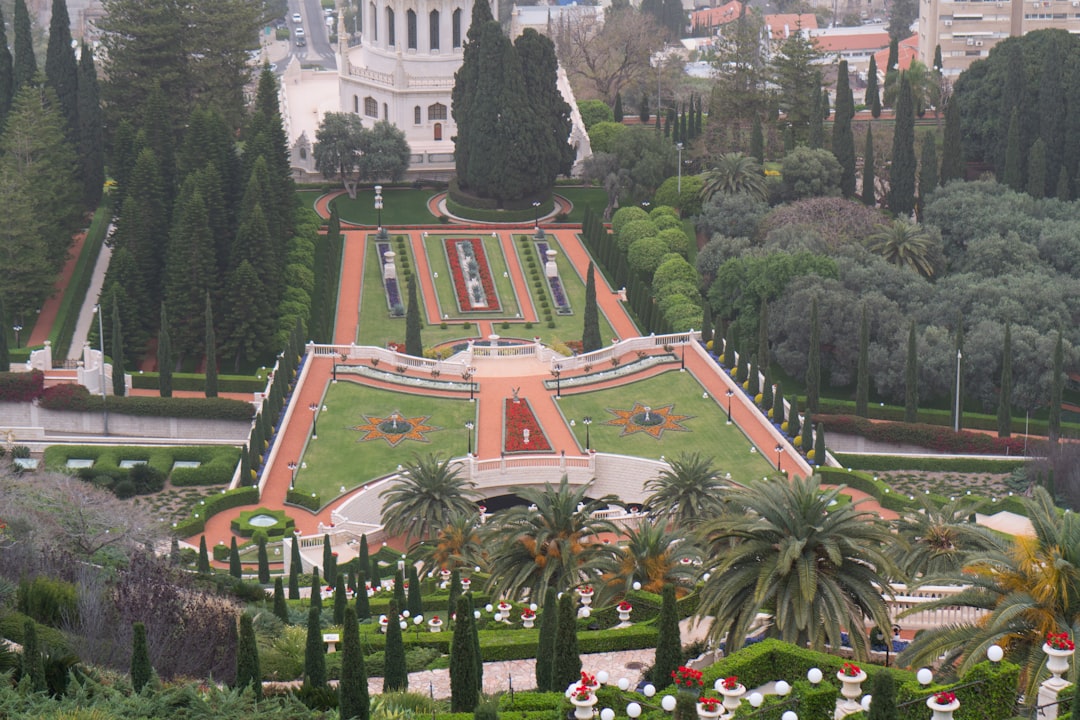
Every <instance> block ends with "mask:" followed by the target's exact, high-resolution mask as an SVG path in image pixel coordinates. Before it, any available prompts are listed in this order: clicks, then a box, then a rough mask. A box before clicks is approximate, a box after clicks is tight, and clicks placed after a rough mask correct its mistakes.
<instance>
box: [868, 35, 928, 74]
mask: <svg viewBox="0 0 1080 720" xmlns="http://www.w3.org/2000/svg"><path fill="white" fill-rule="evenodd" d="M896 49H897V57H898V62H897V65H899V66H900V68H899V69H900V70H907V69H908V68H910V67H911V61H912V60H915V59H916V58H918V57H919V36H918V35H912V36H911V37H909V38H908V39H907V40H901V41H900V42H899V44H898V45H897V48H896ZM874 62H875V63H877V66H878V73H880V75H881V76H882V77H885V72H886V71H887V70H888V69H889V68H887V67H886V65H888V63H889V48H885V49H884V50H882V51H880V52H876V53H874Z"/></svg>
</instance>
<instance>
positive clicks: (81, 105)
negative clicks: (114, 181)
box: [0, 15, 105, 208]
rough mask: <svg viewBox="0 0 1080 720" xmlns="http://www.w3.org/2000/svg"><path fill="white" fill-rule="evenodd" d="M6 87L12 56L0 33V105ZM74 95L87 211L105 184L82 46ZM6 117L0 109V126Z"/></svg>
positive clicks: (88, 63) (95, 94)
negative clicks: (75, 95)
mask: <svg viewBox="0 0 1080 720" xmlns="http://www.w3.org/2000/svg"><path fill="white" fill-rule="evenodd" d="M3 20H4V19H3V16H2V15H0V25H3ZM5 78H6V79H5ZM5 83H6V87H8V88H10V87H11V55H10V54H9V53H8V51H7V42H6V39H5V38H4V35H3V34H2V32H0V105H2V103H3V100H2V98H3V97H5V96H4V87H5ZM77 92H78V110H77V112H78V116H79V137H78V149H79V152H78V155H79V162H80V172H79V175H80V176H81V178H82V184H83V206H84V207H88V208H90V207H97V205H98V203H99V202H101V194H102V191H103V190H102V189H103V187H104V184H105V152H104V149H105V142H104V121H103V120H102V116H101V95H100V91H99V87H98V79H97V69H96V67H95V66H94V53H93V51H92V50H91V49H90V46H89V45H87V44H86V43H85V42H84V43H83V44H82V48H81V50H80V52H79V68H78V90H77ZM8 97H9V96H8ZM5 115H6V111H5V110H3V109H2V108H0V123H2V122H3V119H4V117H5Z"/></svg>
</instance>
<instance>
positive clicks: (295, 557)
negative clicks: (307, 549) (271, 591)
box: [289, 537, 304, 600]
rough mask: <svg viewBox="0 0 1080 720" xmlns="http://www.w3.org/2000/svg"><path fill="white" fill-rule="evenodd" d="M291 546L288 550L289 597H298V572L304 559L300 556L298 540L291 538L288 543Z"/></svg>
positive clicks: (302, 566)
mask: <svg viewBox="0 0 1080 720" xmlns="http://www.w3.org/2000/svg"><path fill="white" fill-rule="evenodd" d="M289 544H290V545H291V546H292V547H291V548H290V551H289V599H290V600H299V599H300V573H301V572H302V571H303V569H304V561H303V560H302V559H301V558H300V541H299V539H297V538H295V537H294V538H293V539H292V542H291V543H289Z"/></svg>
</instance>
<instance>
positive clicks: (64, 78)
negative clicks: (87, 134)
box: [45, 0, 79, 148]
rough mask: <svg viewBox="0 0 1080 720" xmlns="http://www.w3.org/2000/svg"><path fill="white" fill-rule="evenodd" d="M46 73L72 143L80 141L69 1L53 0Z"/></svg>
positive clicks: (66, 133)
mask: <svg viewBox="0 0 1080 720" xmlns="http://www.w3.org/2000/svg"><path fill="white" fill-rule="evenodd" d="M45 77H46V79H47V80H48V83H49V86H50V87H51V88H52V89H53V90H54V91H55V92H56V98H57V100H59V101H60V110H61V112H62V113H63V115H64V120H65V122H66V129H65V135H67V138H68V142H70V143H71V146H72V147H73V148H74V147H78V142H79V109H78V108H79V90H78V88H79V67H78V64H77V63H76V62H75V49H74V48H73V47H72V45H71V21H70V19H69V18H68V9H67V3H66V2H64V0H53V3H52V17H51V18H50V20H49V42H48V46H47V49H46V54H45Z"/></svg>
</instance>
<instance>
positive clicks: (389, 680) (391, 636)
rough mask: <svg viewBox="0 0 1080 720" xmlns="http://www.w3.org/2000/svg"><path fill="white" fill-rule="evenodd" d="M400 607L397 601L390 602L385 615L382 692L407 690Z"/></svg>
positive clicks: (407, 676) (407, 677)
mask: <svg viewBox="0 0 1080 720" xmlns="http://www.w3.org/2000/svg"><path fill="white" fill-rule="evenodd" d="M400 607H401V606H400V605H398V604H397V600H396V599H395V600H391V601H390V609H389V610H388V612H387V613H386V616H387V619H388V620H389V622H387V623H386V655H385V657H386V667H385V668H384V669H383V692H395V691H401V692H405V691H406V690H408V689H409V673H408V670H406V668H405V642H404V641H403V640H402V638H401V625H400V622H401V617H400V615H399V610H398V608H400Z"/></svg>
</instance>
